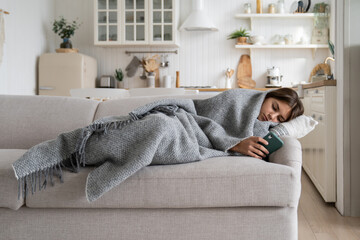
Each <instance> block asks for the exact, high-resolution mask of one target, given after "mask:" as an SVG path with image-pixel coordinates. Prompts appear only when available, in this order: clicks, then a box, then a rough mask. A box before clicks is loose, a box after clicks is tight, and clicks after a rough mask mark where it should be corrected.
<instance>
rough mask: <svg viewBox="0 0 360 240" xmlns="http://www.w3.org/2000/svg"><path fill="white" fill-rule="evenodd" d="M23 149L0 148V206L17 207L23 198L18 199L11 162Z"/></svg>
mask: <svg viewBox="0 0 360 240" xmlns="http://www.w3.org/2000/svg"><path fill="white" fill-rule="evenodd" d="M26 151H27V150H25V149H0V208H1V207H3V208H11V209H14V210H17V209H19V208H20V207H21V206H22V205H23V204H24V200H23V199H18V182H17V180H16V177H15V174H14V170H13V168H12V166H11V165H12V163H13V162H15V161H16V160H17V159H18V158H20V157H21V156H22V155H23V154H24V153H25V152H26Z"/></svg>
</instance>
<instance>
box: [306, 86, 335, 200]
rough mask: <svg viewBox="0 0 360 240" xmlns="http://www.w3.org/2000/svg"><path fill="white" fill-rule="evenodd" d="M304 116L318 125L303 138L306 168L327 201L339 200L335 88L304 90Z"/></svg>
mask: <svg viewBox="0 0 360 240" xmlns="http://www.w3.org/2000/svg"><path fill="white" fill-rule="evenodd" d="M303 103H304V108H305V115H308V116H311V117H313V118H314V119H315V120H316V121H318V122H319V124H318V125H317V126H316V127H315V129H314V130H313V131H312V132H310V133H309V134H308V135H307V136H305V137H304V138H302V139H300V142H301V145H302V150H303V167H304V170H305V171H306V173H307V174H308V175H309V177H310V178H311V180H312V181H313V183H314V185H315V186H316V188H317V189H318V190H319V192H320V194H321V196H322V197H323V198H324V200H325V201H326V202H335V201H336V174H335V172H336V141H335V139H336V88H335V87H320V88H315V89H308V90H305V91H304V99H303Z"/></svg>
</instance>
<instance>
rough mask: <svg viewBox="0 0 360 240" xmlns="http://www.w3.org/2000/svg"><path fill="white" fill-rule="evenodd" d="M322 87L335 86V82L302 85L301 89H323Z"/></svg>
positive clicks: (326, 81)
mask: <svg viewBox="0 0 360 240" xmlns="http://www.w3.org/2000/svg"><path fill="white" fill-rule="evenodd" d="M323 86H336V80H323V81H319V82H314V83H309V84H302V87H303V89H308V88H316V87H323Z"/></svg>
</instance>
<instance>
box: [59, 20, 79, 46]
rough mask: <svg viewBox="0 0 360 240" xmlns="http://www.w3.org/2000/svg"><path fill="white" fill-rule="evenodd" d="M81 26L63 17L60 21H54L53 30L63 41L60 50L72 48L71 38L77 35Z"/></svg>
mask: <svg viewBox="0 0 360 240" xmlns="http://www.w3.org/2000/svg"><path fill="white" fill-rule="evenodd" d="M80 25H81V24H80V23H77V22H76V21H72V22H68V21H67V20H66V19H65V18H64V17H63V16H60V17H59V20H55V21H54V23H53V29H52V30H53V31H54V32H55V33H57V34H58V35H59V36H60V37H61V38H62V39H63V42H62V43H61V44H60V48H72V44H71V41H70V37H71V36H73V35H74V34H75V30H76V29H78V28H79V27H80Z"/></svg>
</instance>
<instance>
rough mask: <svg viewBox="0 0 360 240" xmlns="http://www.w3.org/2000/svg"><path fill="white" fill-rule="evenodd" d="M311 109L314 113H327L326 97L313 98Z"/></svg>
mask: <svg viewBox="0 0 360 240" xmlns="http://www.w3.org/2000/svg"><path fill="white" fill-rule="evenodd" d="M310 108H311V110H312V111H316V112H321V113H325V97H324V96H313V97H311V102H310Z"/></svg>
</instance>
